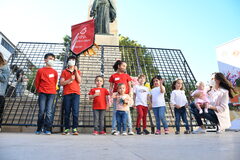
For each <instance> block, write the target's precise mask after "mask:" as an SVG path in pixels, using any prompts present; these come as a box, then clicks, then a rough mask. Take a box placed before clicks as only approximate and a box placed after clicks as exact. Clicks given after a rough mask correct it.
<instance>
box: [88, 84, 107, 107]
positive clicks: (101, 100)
mask: <svg viewBox="0 0 240 160" xmlns="http://www.w3.org/2000/svg"><path fill="white" fill-rule="evenodd" d="M96 92H100V96H97V97H95V98H94V99H93V106H92V107H93V109H101V110H105V109H106V107H107V101H106V96H107V95H109V92H108V90H107V89H106V88H92V89H91V90H90V91H89V93H88V94H89V95H94V94H95V93H96Z"/></svg>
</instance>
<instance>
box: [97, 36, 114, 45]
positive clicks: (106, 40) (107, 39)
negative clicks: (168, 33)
mask: <svg viewBox="0 0 240 160" xmlns="http://www.w3.org/2000/svg"><path fill="white" fill-rule="evenodd" d="M95 43H96V44H97V45H111V46H119V38H118V36H116V35H114V34H95Z"/></svg>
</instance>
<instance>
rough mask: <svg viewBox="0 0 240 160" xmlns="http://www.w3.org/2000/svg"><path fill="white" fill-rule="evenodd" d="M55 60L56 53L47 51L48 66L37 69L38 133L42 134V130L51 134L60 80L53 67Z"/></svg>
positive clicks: (46, 60) (45, 57) (45, 59)
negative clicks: (57, 87) (54, 105)
mask: <svg viewBox="0 0 240 160" xmlns="http://www.w3.org/2000/svg"><path fill="white" fill-rule="evenodd" d="M54 60H55V55H54V54H52V53H47V54H46V55H45V56H44V61H45V63H46V66H45V67H43V68H40V69H39V70H38V71H37V75H36V78H35V87H36V90H37V92H38V94H39V97H38V104H39V112H38V121H37V131H36V132H35V133H36V134H40V133H41V132H42V130H44V133H45V134H47V135H50V134H51V127H52V119H53V102H54V99H55V95H56V85H57V80H58V73H57V71H56V70H54V69H53V68H52V67H53V65H54ZM45 115H46V116H45ZM44 117H45V118H44Z"/></svg>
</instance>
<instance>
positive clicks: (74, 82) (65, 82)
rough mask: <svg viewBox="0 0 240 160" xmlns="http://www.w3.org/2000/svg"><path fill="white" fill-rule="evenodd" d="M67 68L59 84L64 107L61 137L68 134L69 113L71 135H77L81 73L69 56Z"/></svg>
mask: <svg viewBox="0 0 240 160" xmlns="http://www.w3.org/2000/svg"><path fill="white" fill-rule="evenodd" d="M67 63H68V67H67V68H66V69H65V70H63V71H62V74H61V79H60V84H61V85H62V86H63V105H64V111H65V115H64V124H65V130H64V132H63V135H66V134H69V130H70V113H71V111H72V116H73V125H72V132H73V135H78V130H77V127H78V114H79V99H80V83H81V76H80V74H81V72H80V71H79V70H78V68H77V66H75V64H76V57H75V56H69V57H68V59H67Z"/></svg>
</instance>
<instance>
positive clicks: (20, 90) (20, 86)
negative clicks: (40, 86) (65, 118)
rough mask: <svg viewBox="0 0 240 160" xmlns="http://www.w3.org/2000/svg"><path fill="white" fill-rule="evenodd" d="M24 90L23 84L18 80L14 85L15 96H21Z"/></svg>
mask: <svg viewBox="0 0 240 160" xmlns="http://www.w3.org/2000/svg"><path fill="white" fill-rule="evenodd" d="M23 92H24V85H23V84H22V82H18V83H17V85H16V96H17V97H20V96H22V94H23Z"/></svg>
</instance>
